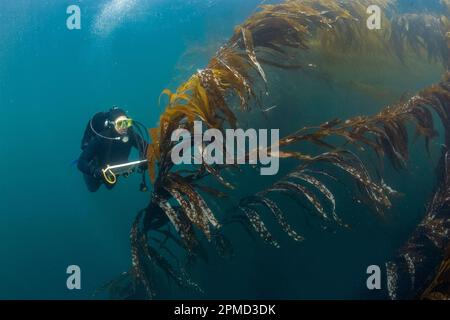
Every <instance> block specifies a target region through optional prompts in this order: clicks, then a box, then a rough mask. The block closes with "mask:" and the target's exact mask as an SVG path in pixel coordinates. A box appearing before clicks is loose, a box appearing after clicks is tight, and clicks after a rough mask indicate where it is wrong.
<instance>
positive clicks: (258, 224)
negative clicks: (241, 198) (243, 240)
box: [233, 206, 280, 248]
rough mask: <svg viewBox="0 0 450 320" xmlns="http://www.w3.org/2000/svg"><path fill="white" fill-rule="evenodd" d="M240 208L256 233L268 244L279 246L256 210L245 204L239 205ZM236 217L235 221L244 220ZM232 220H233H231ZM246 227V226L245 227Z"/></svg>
mask: <svg viewBox="0 0 450 320" xmlns="http://www.w3.org/2000/svg"><path fill="white" fill-rule="evenodd" d="M239 208H240V210H242V211H243V212H244V214H245V217H246V218H247V219H248V222H249V223H250V225H251V226H252V227H253V229H254V230H255V231H256V233H257V234H258V235H259V236H260V237H261V238H262V239H263V240H264V241H265V242H266V243H268V244H270V245H273V246H274V247H276V248H279V247H280V245H279V244H278V242H277V241H276V240H275V239H274V238H273V237H272V234H271V233H270V232H269V230H268V229H267V227H266V225H265V224H264V222H263V220H262V219H261V216H260V215H259V214H258V212H257V211H256V210H254V209H252V208H250V207H247V206H240V207H239ZM239 218H241V217H239ZM239 218H238V220H237V221H239V222H241V223H244V227H246V225H245V221H242V220H240V219H239ZM233 222H234V221H233ZM246 229H247V228H246Z"/></svg>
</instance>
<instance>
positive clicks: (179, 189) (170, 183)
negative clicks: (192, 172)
mask: <svg viewBox="0 0 450 320" xmlns="http://www.w3.org/2000/svg"><path fill="white" fill-rule="evenodd" d="M166 184H167V185H166V186H165V188H166V190H167V191H168V192H169V193H170V194H171V195H172V196H173V197H174V198H175V199H176V200H177V201H178V203H179V204H180V206H181V208H182V209H181V210H182V212H184V213H185V214H186V216H187V217H188V219H189V220H190V221H191V222H192V223H193V224H194V225H195V226H197V227H198V228H199V229H200V230H202V232H203V233H204V234H205V235H206V237H207V238H208V239H210V236H211V230H210V226H212V227H213V228H215V229H218V228H220V224H219V222H218V221H217V219H216V217H215V216H214V214H213V212H212V211H211V209H210V208H209V206H208V204H207V203H206V201H205V200H204V199H203V197H202V196H201V195H200V193H199V192H197V191H196V190H195V188H194V187H193V186H192V185H191V183H190V182H189V181H188V180H186V179H185V178H183V177H182V176H181V175H178V174H176V173H170V174H169V175H168V177H167V180H166Z"/></svg>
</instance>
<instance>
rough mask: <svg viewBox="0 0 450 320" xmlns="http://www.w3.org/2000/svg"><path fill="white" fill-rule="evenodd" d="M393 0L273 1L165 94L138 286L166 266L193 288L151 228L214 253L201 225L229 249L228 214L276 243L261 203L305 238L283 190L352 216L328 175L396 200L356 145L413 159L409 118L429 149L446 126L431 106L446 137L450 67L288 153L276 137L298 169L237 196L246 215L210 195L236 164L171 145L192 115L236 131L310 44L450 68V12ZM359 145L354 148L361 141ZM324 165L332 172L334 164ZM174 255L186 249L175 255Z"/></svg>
mask: <svg viewBox="0 0 450 320" xmlns="http://www.w3.org/2000/svg"><path fill="white" fill-rule="evenodd" d="M373 4H376V5H378V6H379V7H381V8H382V12H383V23H384V27H383V29H382V30H379V31H372V30H369V29H368V28H367V27H366V18H367V12H366V9H367V7H368V6H369V5H373ZM395 4H396V3H395V1H387V0H377V1H374V0H371V1H367V0H361V1H332V0H287V1H285V2H283V3H281V4H275V5H263V6H261V7H260V9H259V11H257V12H256V13H255V14H253V15H252V16H251V17H250V18H249V19H248V20H247V21H245V22H244V23H243V24H242V25H240V26H237V27H236V28H235V30H234V33H233V35H232V37H231V38H230V40H229V41H228V42H227V43H226V44H224V45H223V46H222V47H221V48H219V50H218V51H217V53H216V54H215V55H214V57H213V58H212V59H211V61H210V62H209V64H208V66H207V67H206V68H204V69H201V70H198V71H197V73H196V74H194V75H193V76H192V77H191V78H190V79H189V80H188V81H186V82H185V83H183V84H182V85H180V86H179V87H178V88H177V89H176V90H175V91H173V92H172V91H171V90H169V89H166V90H164V91H163V93H162V96H161V101H167V106H166V108H165V110H164V112H163V113H162V115H161V117H160V121H159V125H158V127H156V128H153V129H150V130H149V131H150V135H151V138H152V144H151V145H150V146H149V148H148V150H147V157H148V160H149V175H150V179H151V181H152V182H153V184H154V190H153V192H152V196H151V201H150V205H149V206H148V207H147V209H146V210H143V211H142V212H141V213H140V214H139V215H138V217H137V219H136V221H135V223H134V226H133V229H132V232H131V243H132V258H133V260H132V262H133V263H132V269H131V271H130V272H129V275H130V276H132V279H133V283H134V286H133V287H136V286H140V287H141V288H143V291H144V292H145V293H147V296H148V297H152V296H153V293H154V291H153V288H152V282H151V268H152V267H155V266H156V267H158V268H161V269H163V270H165V271H166V272H167V273H168V275H169V277H170V278H172V279H173V280H175V282H176V283H177V284H179V285H181V286H195V285H194V284H193V282H192V281H191V280H189V278H188V277H187V276H186V274H185V273H184V272H183V271H182V270H183V267H182V266H178V267H174V266H173V265H172V264H171V263H170V262H169V261H168V260H166V259H165V258H164V257H163V255H162V254H161V253H160V252H158V250H155V249H154V247H153V246H154V245H155V243H156V244H157V243H159V242H161V240H160V239H159V238H153V241H152V238H151V237H150V236H149V234H150V233H154V232H159V233H161V228H166V227H167V226H168V225H169V227H168V229H167V230H165V231H164V239H165V240H164V244H165V242H166V241H167V240H170V241H172V242H173V243H175V244H176V245H177V246H179V247H181V248H183V249H184V250H185V251H186V252H187V254H188V256H189V257H195V256H197V255H202V254H203V253H204V250H202V247H201V240H200V238H199V236H200V235H201V234H203V235H204V236H205V237H206V238H207V239H208V240H209V241H210V242H211V243H213V244H214V245H216V247H217V248H218V249H219V251H221V252H227V251H229V243H228V241H227V240H226V238H225V237H224V236H223V235H222V234H221V232H220V229H221V225H222V224H224V223H227V222H230V221H235V222H236V221H238V222H240V223H242V225H244V226H245V227H246V229H247V230H248V231H249V230H250V229H251V228H253V229H254V230H255V231H256V233H257V234H259V235H260V236H261V237H262V238H263V239H264V240H266V241H267V242H268V243H271V244H273V245H275V246H278V242H277V241H276V240H275V238H274V237H273V235H272V234H271V233H270V231H269V229H268V227H267V226H266V225H265V223H264V220H263V218H262V216H261V214H260V212H261V211H262V210H267V211H269V212H270V213H271V214H272V215H273V217H274V219H275V220H276V221H277V222H278V223H279V224H280V226H281V227H282V229H283V230H284V231H285V232H286V233H287V234H288V235H289V236H291V237H292V238H293V239H294V240H297V241H301V240H303V237H302V236H301V235H299V234H298V233H297V232H296V231H295V230H293V228H292V227H291V226H290V225H289V223H288V221H287V220H286V218H285V217H284V214H283V212H282V210H281V208H280V207H279V206H278V204H277V201H276V200H275V199H273V198H271V195H273V194H275V193H277V194H278V193H281V194H282V195H287V196H289V197H290V198H292V199H294V200H295V201H297V202H299V203H301V204H302V205H305V207H307V206H309V208H311V209H312V211H314V212H315V213H317V215H318V216H319V217H320V218H321V219H324V220H326V221H328V222H334V223H337V224H338V225H343V226H345V223H344V222H343V221H342V220H341V219H340V218H339V217H338V214H337V211H336V197H335V195H334V194H333V192H332V191H331V189H330V187H329V186H328V184H327V180H332V181H344V180H343V179H344V177H346V178H345V179H350V180H351V181H353V182H354V183H355V184H356V186H357V188H355V189H354V190H358V191H352V193H359V197H360V199H361V202H364V203H366V204H367V205H369V206H371V207H372V208H374V209H375V211H377V212H380V213H381V212H383V211H384V210H385V209H386V208H390V207H391V205H392V204H391V200H390V198H391V197H392V196H393V195H394V194H396V192H395V191H394V190H392V189H391V188H390V187H389V186H388V185H386V183H385V182H384V180H383V179H379V178H378V177H376V176H374V174H373V171H372V170H371V169H370V168H369V166H368V165H367V164H366V163H365V161H364V160H363V159H361V158H360V156H359V155H358V150H362V149H363V148H370V149H372V150H373V151H374V152H375V153H376V154H377V155H378V158H379V160H380V161H379V163H380V164H383V160H384V159H385V158H388V159H389V160H390V162H391V163H392V164H393V166H394V167H395V168H397V169H401V168H403V167H404V166H405V165H406V161H407V159H408V156H409V152H408V144H409V142H410V140H411V139H410V132H409V130H408V128H407V126H408V125H411V126H414V127H415V128H416V135H418V136H422V137H423V138H424V139H425V142H426V145H427V146H428V145H429V141H430V140H431V139H433V138H434V137H435V136H436V135H437V130H436V128H435V124H434V122H433V116H432V112H435V113H436V114H437V115H438V117H439V119H440V120H441V122H442V124H443V126H444V128H445V129H446V135H447V136H446V140H448V135H449V134H450V133H449V132H450V131H449V129H450V122H449V121H450V119H449V116H450V115H449V113H448V112H449V111H448V106H449V102H450V99H449V98H450V92H449V90H450V84H449V75H448V74H446V75H445V77H444V79H443V81H442V82H441V83H439V84H437V85H434V86H431V87H429V88H428V89H425V90H424V91H422V92H420V93H418V94H416V95H414V96H413V97H412V98H410V99H404V100H401V101H400V102H398V103H397V104H395V105H391V106H388V107H386V108H384V109H383V110H382V111H381V112H380V113H378V114H376V115H375V116H359V117H355V118H351V119H348V120H345V121H341V120H332V121H329V122H327V123H324V124H322V125H320V126H318V127H305V128H302V129H299V130H298V131H297V132H294V133H292V134H290V135H288V136H286V137H284V138H283V139H281V141H280V145H279V147H280V151H279V152H277V153H274V152H272V147H273V146H271V147H269V148H268V150H267V152H268V153H269V154H271V155H272V156H277V157H279V158H281V159H287V158H289V159H295V160H296V161H297V162H298V164H297V166H296V168H295V170H293V171H291V172H290V173H288V174H287V176H285V177H283V178H282V179H280V180H279V181H277V182H275V183H274V184H273V185H272V186H270V187H269V188H268V189H266V190H263V191H260V192H258V193H257V194H255V195H252V196H248V197H245V198H243V199H240V200H239V201H238V203H237V205H236V211H238V213H236V214H234V215H233V217H232V218H230V219H228V220H226V221H223V222H222V223H220V222H219V221H218V218H217V217H216V214H215V213H214V212H213V210H212V209H211V207H210V205H209V204H208V202H207V197H206V195H209V196H212V197H215V198H221V197H224V196H226V194H227V189H228V190H229V189H231V188H233V186H232V185H231V184H230V183H229V182H227V181H226V180H225V178H224V177H223V174H222V172H223V169H224V168H227V166H226V165H221V166H208V165H206V164H201V165H197V166H193V167H192V168H189V169H186V168H184V169H180V168H177V167H175V166H174V165H173V163H172V161H171V157H170V154H171V150H172V148H173V147H174V146H175V143H174V142H172V141H171V135H172V132H173V131H174V130H175V129H180V128H182V129H186V130H188V131H189V132H191V133H192V132H193V127H194V121H197V120H199V121H202V122H203V124H204V125H205V126H206V127H208V128H215V129H218V130H221V131H224V130H225V129H226V128H236V127H237V126H238V116H237V112H236V110H237V109H240V110H241V111H243V112H247V111H250V110H252V109H253V107H258V106H261V97H262V96H263V95H265V94H268V85H267V84H268V81H269V80H268V74H267V72H266V66H271V67H273V68H278V69H296V70H298V72H303V71H304V70H305V68H306V67H307V64H308V62H307V61H303V60H302V55H301V53H302V52H306V51H308V52H326V53H327V54H329V55H330V54H331V55H333V54H337V53H341V54H342V53H344V54H348V55H352V54H354V55H355V54H362V53H366V54H368V53H371V54H376V53H377V52H378V53H380V54H383V55H384V56H386V59H393V60H397V61H399V62H400V63H405V61H406V60H407V59H408V58H410V57H411V56H415V57H417V58H424V57H426V58H428V59H430V60H435V61H438V62H439V63H441V64H442V65H444V66H447V65H448V48H449V43H450V42H449V38H448V34H447V32H448V31H449V21H448V18H447V17H446V16H440V15H432V14H399V13H397V11H396V7H395ZM299 107H301V106H299ZM336 137H340V138H342V139H343V143H340V144H337V143H336V142H335V140H333V141H332V142H331V141H329V138H333V139H334V138H336ZM301 143H312V144H314V145H316V146H318V147H319V149H321V150H322V151H320V152H319V153H317V154H310V153H304V152H301V151H299V150H298V147H297V146H298V145H300V144H301ZM352 145H353V146H355V147H356V150H352V148H351V146H352ZM358 148H359V149H358ZM323 149H325V150H323ZM324 166H325V167H328V168H330V170H329V171H324V170H323V167H324ZM319 168H320V169H319ZM232 169H237V168H235V167H232ZM336 169H338V170H336ZM208 176H211V177H214V178H215V179H216V180H217V181H219V182H220V184H221V185H222V187H223V188H224V189H218V188H211V187H206V186H205V185H203V184H202V183H201V180H203V179H204V178H206V177H208ZM155 215H156V217H157V218H155ZM154 219H156V220H154ZM166 222H169V224H167V223H166ZM170 225H171V226H172V228H173V229H174V230H175V233H172V231H171V227H170ZM162 248H166V247H165V246H161V247H160V249H161V250H162ZM166 251H168V250H166ZM170 255H171V256H175V257H176V254H170Z"/></svg>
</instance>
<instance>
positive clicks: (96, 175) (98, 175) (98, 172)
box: [93, 168, 105, 181]
mask: <svg viewBox="0 0 450 320" xmlns="http://www.w3.org/2000/svg"><path fill="white" fill-rule="evenodd" d="M93 176H94V178H95V179H98V180H102V181H105V176H104V175H103V170H102V168H97V169H95V170H94V173H93Z"/></svg>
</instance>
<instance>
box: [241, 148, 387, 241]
mask: <svg viewBox="0 0 450 320" xmlns="http://www.w3.org/2000/svg"><path fill="white" fill-rule="evenodd" d="M280 155H281V156H282V157H293V158H295V159H297V160H299V161H301V164H300V165H299V166H298V167H297V168H296V169H295V170H293V171H291V172H290V173H288V174H287V175H286V176H285V177H283V178H282V179H280V180H278V181H277V182H275V183H274V184H272V185H271V186H270V187H269V188H267V189H266V190H264V191H261V192H259V193H257V194H256V195H255V196H250V197H246V198H244V199H242V200H241V203H240V208H241V209H242V208H244V209H245V210H244V213H245V214H246V215H247V216H248V217H249V218H251V219H252V220H254V221H260V220H261V218H260V217H259V215H258V211H257V208H258V205H263V206H265V207H266V208H268V209H269V210H271V212H272V213H274V214H275V216H276V218H277V220H278V222H279V223H280V225H281V226H282V227H283V229H284V231H285V232H286V233H288V235H290V236H291V237H293V238H294V239H296V240H302V237H300V236H298V235H297V234H296V233H295V232H293V231H292V229H291V228H290V226H289V225H288V224H287V223H286V221H285V219H284V216H283V213H282V212H281V210H280V208H279V207H278V206H277V204H276V203H275V201H272V200H270V199H269V198H268V196H269V195H270V194H275V193H280V194H283V195H286V196H288V197H290V198H291V199H293V200H294V201H295V202H296V203H298V204H299V205H301V206H302V207H303V208H304V209H306V210H308V208H311V209H309V210H311V211H312V212H315V213H317V215H318V216H319V218H320V219H321V220H322V221H323V222H325V223H336V224H337V225H340V226H343V227H347V225H346V224H344V223H343V222H342V220H341V218H339V217H338V215H337V213H336V197H335V195H334V194H333V192H332V191H331V189H330V187H329V186H327V183H328V182H329V181H330V180H331V181H333V182H339V181H341V180H342V179H343V177H342V178H338V177H337V176H335V175H333V176H331V175H329V174H328V173H326V171H325V170H326V167H327V166H332V167H335V168H338V169H340V170H341V171H342V172H343V173H344V174H345V175H346V176H347V177H349V178H351V179H352V180H353V181H354V182H355V183H356V184H357V186H358V189H359V190H360V193H361V200H360V201H364V202H365V203H366V204H368V205H370V206H372V207H373V208H374V209H375V210H376V211H377V212H380V213H381V212H383V211H384V210H385V209H386V208H390V207H391V201H390V198H389V197H390V196H391V191H392V189H390V188H389V187H388V186H386V185H385V184H383V183H377V182H375V181H374V179H373V178H372V177H371V176H370V174H369V172H368V170H367V169H366V167H365V166H364V164H363V163H362V161H361V160H360V159H359V157H357V156H356V155H355V154H354V153H352V152H350V151H346V150H334V151H330V152H325V153H322V154H319V155H317V156H314V157H312V156H309V155H303V154H301V153H298V152H281V153H280ZM327 181H328V182H327ZM305 201H306V203H305ZM305 204H306V205H305ZM308 204H309V206H308ZM249 207H250V208H252V210H253V211H252V212H251V213H252V216H249V214H248V211H246V210H247V209H248V208H249ZM255 216H256V218H257V219H258V220H257V219H255ZM252 224H254V223H253V221H252ZM260 224H261V223H258V225H257V227H255V229H257V230H258V231H260V229H263V232H259V233H260V234H261V236H262V237H263V238H265V239H266V238H268V236H267V233H266V232H265V229H264V228H261V227H259V225H260ZM263 226H264V225H263ZM269 239H270V238H269Z"/></svg>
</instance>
